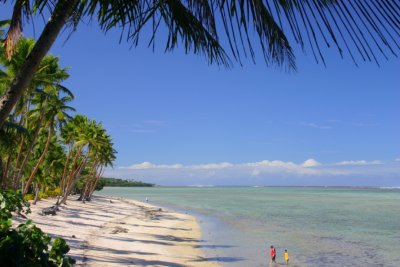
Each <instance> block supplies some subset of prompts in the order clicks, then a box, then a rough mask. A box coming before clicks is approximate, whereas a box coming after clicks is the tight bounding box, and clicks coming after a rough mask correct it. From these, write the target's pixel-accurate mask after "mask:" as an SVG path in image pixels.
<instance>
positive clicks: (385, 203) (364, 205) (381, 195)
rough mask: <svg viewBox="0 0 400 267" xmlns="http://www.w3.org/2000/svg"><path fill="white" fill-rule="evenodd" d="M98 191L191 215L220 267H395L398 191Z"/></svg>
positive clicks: (399, 235) (399, 237)
mask: <svg viewBox="0 0 400 267" xmlns="http://www.w3.org/2000/svg"><path fill="white" fill-rule="evenodd" d="M97 194H99V195H107V196H115V197H124V198H131V199H136V200H139V201H144V200H145V198H146V197H147V198H148V199H149V202H150V203H152V204H155V205H159V206H162V207H166V208H171V209H174V210H176V211H178V212H187V213H189V214H192V215H194V216H196V218H197V219H198V222H199V223H200V226H201V228H202V235H203V236H202V240H201V242H200V244H201V248H202V249H203V250H204V252H205V253H206V255H207V257H208V258H210V259H212V260H217V261H218V262H219V263H220V264H221V265H222V266H229V267H236V266H246V267H247V266H270V264H269V246H270V245H274V246H275V248H276V250H277V266H283V265H284V260H283V253H284V250H285V249H287V250H288V251H289V255H290V266H318V267H322V266H329V267H336V266H337V267H343V266H363V267H364V266H374V267H376V266H385V267H399V266H400V189H395V188H393V189H391V188H331V187H327V188H324V187H153V188H137V187H136V188H110V187H109V188H104V189H103V190H102V191H100V192H97Z"/></svg>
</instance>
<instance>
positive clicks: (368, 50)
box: [0, 0, 400, 127]
mask: <svg viewBox="0 0 400 267" xmlns="http://www.w3.org/2000/svg"><path fill="white" fill-rule="evenodd" d="M0 2H6V0H0ZM31 2H32V3H33V4H34V6H35V9H36V10H38V12H39V13H42V12H43V10H44V9H45V7H49V8H50V12H51V17H50V20H49V21H48V23H47V24H46V26H45V28H44V29H43V32H42V34H41V35H40V37H39V39H38V41H37V43H36V45H35V47H34V49H33V50H32V52H31V53H30V56H29V57H28V58H27V60H26V62H25V64H24V65H23V67H22V68H21V69H20V71H19V73H18V75H17V76H16V78H15V79H14V80H13V82H12V84H11V85H10V86H9V87H8V89H7V91H6V92H5V94H4V95H3V97H2V98H1V99H0V127H1V126H2V125H3V123H4V121H5V119H6V117H7V115H8V114H9V113H10V112H11V110H12V109H13V108H14V106H15V104H16V103H17V101H18V99H19V98H20V97H21V95H22V93H23V91H24V90H25V89H26V88H27V86H28V84H29V82H30V80H31V79H32V77H33V76H34V73H35V72H36V70H37V68H38V66H39V64H40V61H41V60H42V58H43V57H44V56H45V55H46V53H47V52H48V51H49V49H50V47H51V46H52V44H53V43H54V41H55V39H56V38H57V36H58V34H59V32H60V31H61V29H62V28H63V27H64V26H65V24H66V23H67V22H68V21H70V22H71V25H72V26H73V28H74V29H75V28H76V27H77V26H78V23H79V22H80V21H81V19H82V18H84V17H88V18H89V19H96V20H97V21H98V23H99V25H100V27H101V28H102V29H103V30H104V31H108V30H110V29H112V28H122V34H121V37H122V36H123V33H125V36H126V38H127V39H128V40H129V41H132V42H133V44H134V45H137V44H138V41H139V34H140V33H142V32H143V29H146V30H147V32H148V33H149V45H154V43H155V40H156V38H155V37H156V35H157V33H159V32H160V31H163V32H165V31H166V32H167V40H166V45H165V50H166V51H170V50H173V49H174V48H176V47H177V46H178V44H183V47H184V49H185V51H186V52H187V53H189V52H193V53H195V54H203V55H205V56H206V58H207V59H208V60H209V62H210V63H217V64H223V65H229V64H230V59H231V58H233V59H235V60H238V61H239V62H240V61H241V57H242V56H243V55H244V56H249V57H251V58H252V59H254V58H255V56H256V52H255V51H256V49H255V45H256V44H259V46H260V49H261V51H262V55H263V57H264V59H265V61H266V62H267V63H268V64H277V65H279V66H285V67H288V68H290V69H295V56H294V53H293V49H292V43H291V42H289V36H290V35H291V36H292V37H293V39H294V42H296V43H298V44H299V45H300V46H301V47H302V48H305V47H307V48H308V49H310V50H311V51H312V54H313V55H314V58H315V60H316V61H317V62H320V61H322V62H324V57H323V53H324V48H325V47H334V48H335V49H336V50H337V51H338V52H339V53H340V55H341V56H343V54H344V53H345V51H347V54H349V55H350V57H351V58H352V59H353V60H354V62H355V63H356V62H357V61H356V60H357V59H356V57H359V58H361V59H362V60H364V61H375V62H378V57H379V56H382V57H384V58H388V54H391V55H394V56H397V53H398V51H399V49H400V45H399V44H400V38H399V36H400V33H399V32H400V23H399V22H398V16H399V14H400V2H399V0H394V1H375V0H363V1H360V0H356V1H345V0H293V1H286V0H247V1H245V0H213V1H202V0H155V1H140V0H135V1H134V0H130V1H126V0H115V1H106V0H92V1H89V0H85V1H78V0H57V1H55V0H52V1H50V0H34V1H28V0H16V1H15V4H14V10H13V15H12V18H11V23H10V28H9V30H8V33H7V38H6V41H5V50H6V53H7V55H8V56H9V57H11V55H12V53H13V44H14V43H15V41H16V39H18V36H19V35H20V32H21V31H22V26H21V25H22V22H21V21H22V17H23V15H27V16H30V14H31V12H30V7H31V5H30V3H31ZM223 34H224V35H225V36H226V40H227V42H226V44H225V45H224V47H229V50H230V54H231V55H230V56H228V54H227V53H226V49H224V48H223V42H222V41H221V39H222V38H220V37H221V35H223ZM253 36H255V38H253ZM356 64H357V63H356Z"/></svg>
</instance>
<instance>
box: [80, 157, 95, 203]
mask: <svg viewBox="0 0 400 267" xmlns="http://www.w3.org/2000/svg"><path fill="white" fill-rule="evenodd" d="M96 173H97V162H96V161H95V162H94V163H93V167H92V170H91V171H90V173H89V175H88V176H87V177H86V183H85V189H84V190H82V193H81V195H80V197H79V199H78V200H82V201H85V200H86V197H87V196H88V192H89V190H90V188H91V183H90V178H91V177H92V176H94V177H96Z"/></svg>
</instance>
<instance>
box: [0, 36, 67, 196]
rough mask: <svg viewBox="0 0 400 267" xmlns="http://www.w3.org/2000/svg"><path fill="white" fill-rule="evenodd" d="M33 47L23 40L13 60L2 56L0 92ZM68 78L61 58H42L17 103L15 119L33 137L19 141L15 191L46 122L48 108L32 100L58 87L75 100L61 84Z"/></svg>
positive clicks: (17, 47) (50, 56) (15, 166)
mask: <svg viewBox="0 0 400 267" xmlns="http://www.w3.org/2000/svg"><path fill="white" fill-rule="evenodd" d="M34 44H35V43H34V40H33V39H25V38H21V39H20V40H19V41H18V44H17V46H16V48H15V52H14V54H13V57H12V58H11V59H10V60H8V59H7V58H6V57H5V55H4V53H0V63H1V64H2V65H3V66H4V69H5V70H4V71H3V75H1V76H0V91H1V89H2V88H4V87H6V86H8V85H9V84H10V83H11V82H12V80H13V79H14V78H15V76H16V75H17V72H18V70H19V69H20V68H21V66H22V65H23V63H24V62H25V59H26V58H27V57H28V55H29V53H30V51H31V50H32V49H33V47H34ZM68 77H69V75H68V72H67V70H66V69H62V68H60V65H59V58H58V57H54V56H52V55H47V56H45V57H44V58H43V60H42V62H41V64H40V66H39V69H38V71H37V72H36V73H35V75H34V77H33V79H32V80H31V83H30V85H29V87H28V90H27V91H26V93H25V94H24V95H23V97H21V98H20V100H19V101H18V104H17V106H16V109H15V112H14V114H13V116H14V117H15V119H17V118H19V123H20V125H21V126H22V127H25V128H27V129H29V131H30V132H31V134H30V135H29V136H25V135H22V137H21V138H20V145H19V150H18V154H17V156H16V160H15V163H14V175H13V184H14V187H15V188H16V187H17V186H18V183H19V180H20V178H21V176H22V175H23V172H24V171H25V166H26V164H27V162H28V160H29V157H30V154H31V151H32V149H33V147H34V145H35V143H36V139H37V137H38V135H39V131H40V129H41V128H42V124H43V122H44V119H45V111H46V105H37V104H38V101H36V103H32V101H34V99H35V97H37V95H43V92H44V90H45V89H44V88H55V89H57V90H59V91H60V92H62V93H63V94H66V97H71V99H72V98H73V95H72V93H71V92H70V91H69V90H68V89H67V88H65V87H63V86H62V85H61V84H60V83H61V82H62V81H64V80H65V79H67V78H68ZM41 92H42V93H41Z"/></svg>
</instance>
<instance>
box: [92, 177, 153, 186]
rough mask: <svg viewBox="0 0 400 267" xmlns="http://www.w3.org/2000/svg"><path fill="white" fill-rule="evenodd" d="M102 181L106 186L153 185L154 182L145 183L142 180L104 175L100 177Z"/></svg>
mask: <svg viewBox="0 0 400 267" xmlns="http://www.w3.org/2000/svg"><path fill="white" fill-rule="evenodd" d="M100 183H101V184H103V185H104V186H109V187H152V186H154V184H150V183H144V182H141V181H129V180H123V179H117V178H107V177H103V178H101V179H100Z"/></svg>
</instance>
